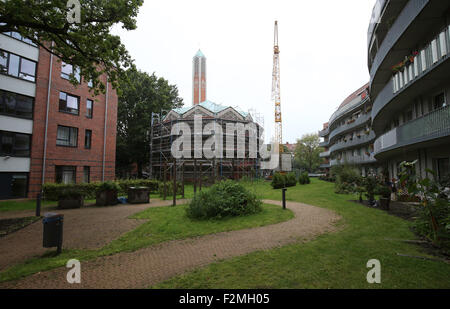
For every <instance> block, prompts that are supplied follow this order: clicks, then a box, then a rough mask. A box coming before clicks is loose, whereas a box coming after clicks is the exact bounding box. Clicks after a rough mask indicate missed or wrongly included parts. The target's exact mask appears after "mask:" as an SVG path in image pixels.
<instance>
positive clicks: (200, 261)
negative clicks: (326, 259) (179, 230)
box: [0, 201, 340, 289]
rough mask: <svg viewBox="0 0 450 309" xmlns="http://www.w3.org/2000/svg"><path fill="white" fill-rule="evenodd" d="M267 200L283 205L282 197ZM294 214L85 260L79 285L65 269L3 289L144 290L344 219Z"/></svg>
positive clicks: (306, 210) (304, 211)
mask: <svg viewBox="0 0 450 309" xmlns="http://www.w3.org/2000/svg"><path fill="white" fill-rule="evenodd" d="M264 202H265V203H270V204H275V205H279V206H281V202H278V201H264ZM287 207H288V208H289V209H291V210H292V211H293V212H294V213H295V218H294V219H292V220H289V221H286V222H282V223H278V224H274V225H269V226H264V227H258V228H252V229H245V230H239V231H232V232H224V233H218V234H212V235H206V236H201V237H197V238H190V239H185V240H175V241H170V242H165V243H161V244H159V245H155V246H152V247H148V248H144V249H140V250H138V251H135V252H126V253H119V254H115V255H112V256H107V257H100V258H98V259H95V260H91V261H86V262H81V284H69V283H67V281H66V275H67V271H68V269H67V268H64V267H61V268H58V269H54V270H50V271H46V272H42V273H38V274H34V275H32V276H29V277H26V278H24V279H22V280H18V281H11V282H5V283H3V284H0V288H52V289H53V288H112V289H117V288H146V287H149V286H152V285H154V284H156V283H159V282H162V281H164V280H167V279H169V278H171V277H173V276H176V275H180V274H183V273H186V272H188V271H191V270H193V269H196V268H198V267H201V266H205V265H207V264H210V263H213V262H215V261H218V260H222V259H227V258H231V257H235V256H241V255H245V254H248V253H251V252H254V251H260V250H269V249H272V248H276V247H280V246H284V245H287V244H291V243H294V242H298V241H307V240H311V239H313V238H314V237H316V236H318V235H320V234H323V233H327V232H333V231H336V230H337V228H336V226H335V223H336V222H337V221H338V220H339V219H340V217H339V216H338V215H337V214H336V213H334V212H332V211H330V210H326V209H323V208H319V207H314V206H309V205H305V204H301V203H295V202H287Z"/></svg>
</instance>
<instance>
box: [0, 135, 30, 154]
mask: <svg viewBox="0 0 450 309" xmlns="http://www.w3.org/2000/svg"><path fill="white" fill-rule="evenodd" d="M30 149H31V136H30V135H28V134H21V133H15V132H6V131H0V155H2V156H14V157H29V156H30Z"/></svg>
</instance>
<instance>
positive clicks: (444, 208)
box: [413, 199, 450, 253]
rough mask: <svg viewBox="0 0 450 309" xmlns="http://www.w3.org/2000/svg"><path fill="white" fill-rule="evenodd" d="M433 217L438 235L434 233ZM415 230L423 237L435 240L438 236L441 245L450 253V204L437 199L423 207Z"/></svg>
mask: <svg viewBox="0 0 450 309" xmlns="http://www.w3.org/2000/svg"><path fill="white" fill-rule="evenodd" d="M432 215H433V216H434V219H435V221H436V222H437V225H438V226H437V231H436V233H437V235H435V234H434V231H433V223H432V220H431V217H432ZM413 227H414V230H415V231H416V232H417V233H418V234H419V235H421V236H423V237H425V238H428V239H430V240H434V239H435V237H436V236H437V238H438V239H440V245H441V246H442V247H443V248H444V249H446V250H447V253H450V203H449V202H448V201H447V200H445V199H437V200H435V201H434V202H431V203H429V207H422V208H421V210H420V211H419V213H418V217H417V219H416V220H415V221H414V224H413Z"/></svg>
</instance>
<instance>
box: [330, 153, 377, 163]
mask: <svg viewBox="0 0 450 309" xmlns="http://www.w3.org/2000/svg"><path fill="white" fill-rule="evenodd" d="M375 162H377V160H376V159H375V157H374V155H373V153H372V154H370V155H369V156H368V155H365V154H364V155H361V156H355V157H347V158H344V159H336V160H331V161H330V165H331V166H335V165H340V164H345V163H347V164H356V165H361V164H371V163H375Z"/></svg>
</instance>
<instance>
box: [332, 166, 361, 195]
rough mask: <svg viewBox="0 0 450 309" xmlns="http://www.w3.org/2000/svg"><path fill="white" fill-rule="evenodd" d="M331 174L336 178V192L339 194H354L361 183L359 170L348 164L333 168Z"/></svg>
mask: <svg viewBox="0 0 450 309" xmlns="http://www.w3.org/2000/svg"><path fill="white" fill-rule="evenodd" d="M331 174H332V175H333V177H336V183H335V192H336V193H337V194H351V193H354V192H355V190H356V187H357V185H358V184H359V183H360V181H361V176H360V174H359V171H358V169H356V168H355V167H353V166H351V165H348V164H342V165H337V166H333V168H332V169H331Z"/></svg>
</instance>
